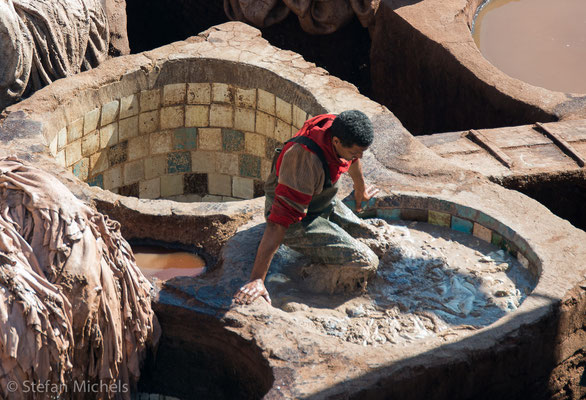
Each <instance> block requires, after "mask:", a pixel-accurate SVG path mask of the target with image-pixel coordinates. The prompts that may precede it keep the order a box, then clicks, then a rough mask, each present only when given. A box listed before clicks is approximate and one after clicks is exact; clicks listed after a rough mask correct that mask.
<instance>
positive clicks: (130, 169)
mask: <svg viewBox="0 0 586 400" xmlns="http://www.w3.org/2000/svg"><path fill="white" fill-rule="evenodd" d="M143 179H144V162H143V160H137V161H131V162H127V163H126V164H124V184H125V185H130V184H131V183H135V182H138V181H140V180H143Z"/></svg>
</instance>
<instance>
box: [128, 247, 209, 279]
mask: <svg viewBox="0 0 586 400" xmlns="http://www.w3.org/2000/svg"><path fill="white" fill-rule="evenodd" d="M132 251H133V252H134V257H135V258H136V264H137V265H138V267H139V268H140V270H141V271H142V273H143V274H145V276H146V277H147V278H149V279H152V278H157V279H160V280H162V281H166V280H167V279H171V278H174V277H176V276H197V275H200V274H202V273H203V272H204V270H205V261H204V260H203V259H202V258H201V257H199V256H197V255H196V254H193V253H190V252H186V251H179V250H174V249H167V248H165V247H159V246H133V247H132Z"/></svg>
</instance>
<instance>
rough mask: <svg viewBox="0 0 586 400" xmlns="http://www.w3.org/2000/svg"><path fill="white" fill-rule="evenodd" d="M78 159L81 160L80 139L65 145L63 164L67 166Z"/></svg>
mask: <svg viewBox="0 0 586 400" xmlns="http://www.w3.org/2000/svg"><path fill="white" fill-rule="evenodd" d="M79 160H81V140H76V141H75V142H73V143H71V144H68V145H67V146H66V147H65V165H66V166H67V167H69V166H71V165H73V164H75V163H76V162H78V161H79Z"/></svg>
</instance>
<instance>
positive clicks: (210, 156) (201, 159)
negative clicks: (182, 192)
mask: <svg viewBox="0 0 586 400" xmlns="http://www.w3.org/2000/svg"><path fill="white" fill-rule="evenodd" d="M191 170H192V171H193V172H214V171H215V170H216V153H213V152H211V151H192V152H191Z"/></svg>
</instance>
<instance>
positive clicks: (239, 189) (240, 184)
mask: <svg viewBox="0 0 586 400" xmlns="http://www.w3.org/2000/svg"><path fill="white" fill-rule="evenodd" d="M232 196H234V197H237V198H240V199H252V198H253V197H254V179H250V178H241V177H239V176H235V177H234V178H232Z"/></svg>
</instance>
